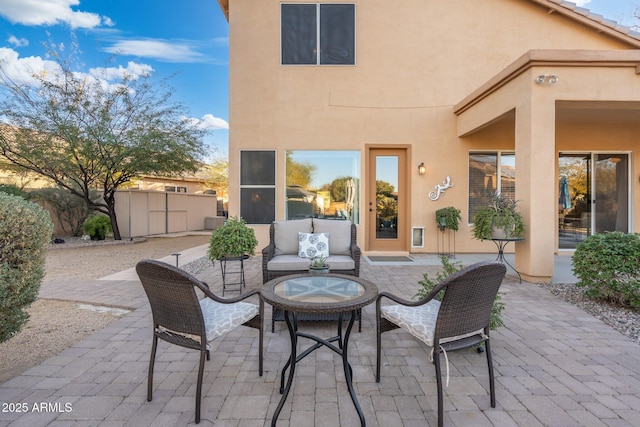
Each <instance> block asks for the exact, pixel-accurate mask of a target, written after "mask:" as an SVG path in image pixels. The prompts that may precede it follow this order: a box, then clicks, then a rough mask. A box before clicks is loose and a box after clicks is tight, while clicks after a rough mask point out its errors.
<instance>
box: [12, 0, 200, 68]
mask: <svg viewBox="0 0 640 427" xmlns="http://www.w3.org/2000/svg"><path fill="white" fill-rule="evenodd" d="M0 1H1V0H0ZM104 50H105V51H106V52H109V53H115V54H117V55H131V56H138V57H143V58H153V59H157V60H159V61H165V62H204V61H205V60H206V57H205V56H204V55H203V54H201V53H199V52H196V51H194V50H193V49H192V48H191V47H190V46H189V45H187V44H184V43H173V42H167V41H164V40H158V39H139V40H121V41H118V42H116V43H114V44H113V46H110V47H108V48H106V49H104Z"/></svg>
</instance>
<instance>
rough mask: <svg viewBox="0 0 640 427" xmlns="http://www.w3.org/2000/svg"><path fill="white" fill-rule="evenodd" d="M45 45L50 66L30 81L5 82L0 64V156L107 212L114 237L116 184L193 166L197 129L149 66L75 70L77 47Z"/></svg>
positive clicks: (90, 206) (197, 153) (199, 141)
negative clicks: (65, 49)
mask: <svg viewBox="0 0 640 427" xmlns="http://www.w3.org/2000/svg"><path fill="white" fill-rule="evenodd" d="M48 50H49V55H50V56H51V57H53V58H54V59H55V63H56V64H57V67H56V69H54V70H51V69H49V70H48V71H44V70H43V71H42V72H40V73H39V74H38V73H34V74H33V79H34V81H35V84H28V83H27V84H25V83H23V82H19V81H16V80H14V79H12V77H11V76H10V74H9V70H6V69H4V68H3V67H2V64H0V117H3V118H4V121H5V123H8V125H9V126H4V127H3V128H2V129H0V155H2V156H4V157H5V158H6V160H8V161H9V162H10V163H12V164H13V165H15V166H17V167H18V168H21V169H23V170H27V171H31V172H34V173H36V174H38V175H41V176H43V177H45V178H46V179H49V180H50V181H52V182H54V183H55V184H56V185H59V186H61V187H63V188H66V189H67V190H68V191H70V192H71V193H73V194H75V195H76V196H78V197H80V198H82V199H83V200H84V202H85V203H86V205H87V208H88V209H89V210H90V211H98V212H101V213H104V214H106V215H108V216H109V219H110V221H111V224H112V227H113V233H114V238H115V239H116V240H120V239H121V235H120V230H119V229H118V224H117V218H116V208H115V193H116V191H117V190H118V188H119V187H121V186H122V185H123V184H125V183H127V182H128V181H129V180H131V179H132V178H134V177H136V176H138V175H140V174H147V175H164V176H174V175H178V174H180V173H182V172H187V171H195V170H196V169H197V167H198V158H199V157H200V156H201V155H202V154H203V153H204V147H203V143H202V136H203V132H204V131H203V130H202V128H200V127H198V125H197V123H194V122H193V121H191V120H189V119H186V117H188V114H187V113H186V110H185V107H184V106H182V105H181V104H178V103H175V102H174V101H172V99H171V94H172V91H171V89H170V88H169V87H168V85H167V80H166V79H165V80H161V81H159V82H158V81H154V80H153V79H152V77H151V72H150V71H148V70H147V71H143V72H139V73H132V72H129V71H126V70H124V69H121V70H120V71H121V72H120V74H119V76H118V77H115V78H114V77H113V76H112V75H110V74H109V75H107V74H108V73H109V72H110V71H112V70H113V69H109V70H106V69H105V70H99V69H98V70H94V72H93V74H83V73H78V72H75V71H74V66H75V63H76V62H79V61H78V60H77V58H76V56H75V53H74V52H75V51H77V48H76V49H72V51H73V52H72V54H71V55H69V56H68V57H67V58H63V57H62V56H61V55H59V53H58V52H57V51H56V50H55V48H54V47H51V46H48ZM134 68H135V67H134ZM96 74H97V75H98V76H99V77H100V78H96V77H95V76H94V75H96ZM107 77H109V78H107ZM114 81H115V83H113V82H114ZM93 190H99V191H100V192H101V194H102V197H101V199H99V200H94V199H93V197H92V194H91V192H92V191H93Z"/></svg>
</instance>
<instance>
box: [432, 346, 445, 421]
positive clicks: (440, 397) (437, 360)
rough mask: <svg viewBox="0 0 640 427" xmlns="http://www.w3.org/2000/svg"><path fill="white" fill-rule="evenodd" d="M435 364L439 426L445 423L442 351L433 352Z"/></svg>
mask: <svg viewBox="0 0 640 427" xmlns="http://www.w3.org/2000/svg"><path fill="white" fill-rule="evenodd" d="M433 364H434V365H435V367H436V386H437V388H438V427H442V426H443V424H444V402H443V400H444V396H443V392H442V371H441V369H440V353H439V352H437V351H434V352H433Z"/></svg>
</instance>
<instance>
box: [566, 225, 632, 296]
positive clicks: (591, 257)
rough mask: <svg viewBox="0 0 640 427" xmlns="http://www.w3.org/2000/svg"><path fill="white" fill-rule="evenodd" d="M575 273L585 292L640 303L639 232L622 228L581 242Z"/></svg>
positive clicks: (590, 294)
mask: <svg viewBox="0 0 640 427" xmlns="http://www.w3.org/2000/svg"><path fill="white" fill-rule="evenodd" d="M571 261H572V264H573V274H575V276H576V277H577V278H578V280H579V281H578V283H577V284H576V285H577V286H578V287H581V288H586V291H585V293H586V294H587V295H588V296H590V297H594V298H602V299H605V300H607V301H611V302H613V303H616V304H620V305H623V306H631V307H640V236H638V234H626V233H621V232H619V231H614V232H611V233H604V234H594V235H592V236H589V237H587V238H586V239H585V240H583V241H582V242H580V243H579V244H578V246H577V247H576V251H575V252H574V254H573V258H572V260H571Z"/></svg>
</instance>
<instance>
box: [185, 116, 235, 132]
mask: <svg viewBox="0 0 640 427" xmlns="http://www.w3.org/2000/svg"><path fill="white" fill-rule="evenodd" d="M186 120H188V121H189V122H191V124H193V125H194V126H198V127H199V128H200V129H205V130H220V129H229V123H228V122H227V121H226V120H224V119H221V118H219V117H215V116H214V115H213V114H205V115H204V116H202V118H201V119H196V118H187V119H186Z"/></svg>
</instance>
